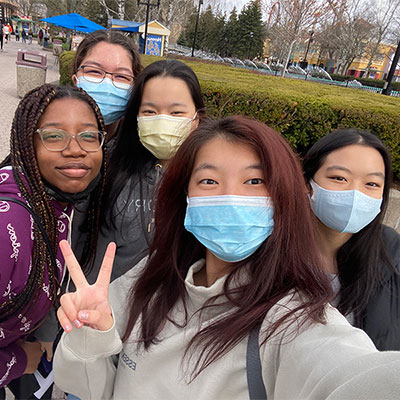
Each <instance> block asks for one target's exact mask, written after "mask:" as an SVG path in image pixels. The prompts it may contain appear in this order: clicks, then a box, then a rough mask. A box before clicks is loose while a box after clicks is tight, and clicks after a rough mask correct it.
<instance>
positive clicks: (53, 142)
mask: <svg viewBox="0 0 400 400" xmlns="http://www.w3.org/2000/svg"><path fill="white" fill-rule="evenodd" d="M36 132H37V133H38V134H39V135H40V139H42V143H43V146H44V147H45V148H46V149H47V150H49V151H64V150H65V149H66V148H67V147H68V146H69V144H70V143H71V139H72V138H74V139H75V140H76V141H77V142H78V145H79V147H80V148H81V149H82V150H83V151H87V152H89V153H94V152H96V151H99V150H100V149H101V146H103V143H104V137H105V135H106V132H102V131H85V132H80V133H78V134H76V135H70V134H69V133H68V132H65V131H63V130H62V129H37V130H36Z"/></svg>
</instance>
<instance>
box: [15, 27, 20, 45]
mask: <svg viewBox="0 0 400 400" xmlns="http://www.w3.org/2000/svg"><path fill="white" fill-rule="evenodd" d="M15 41H16V42H19V29H18V26H16V27H15Z"/></svg>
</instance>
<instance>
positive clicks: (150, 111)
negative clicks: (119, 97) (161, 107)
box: [140, 110, 157, 115]
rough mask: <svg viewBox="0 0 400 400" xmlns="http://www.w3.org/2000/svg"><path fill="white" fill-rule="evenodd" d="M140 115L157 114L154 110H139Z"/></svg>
mask: <svg viewBox="0 0 400 400" xmlns="http://www.w3.org/2000/svg"><path fill="white" fill-rule="evenodd" d="M140 113H141V114H143V115H155V114H157V113H156V112H155V111H154V110H140Z"/></svg>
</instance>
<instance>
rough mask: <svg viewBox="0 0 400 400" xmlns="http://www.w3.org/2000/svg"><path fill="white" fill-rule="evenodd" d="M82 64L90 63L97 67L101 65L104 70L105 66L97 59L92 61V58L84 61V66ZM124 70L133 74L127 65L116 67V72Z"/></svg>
mask: <svg viewBox="0 0 400 400" xmlns="http://www.w3.org/2000/svg"><path fill="white" fill-rule="evenodd" d="M82 65H88V66H90V65H93V66H95V67H99V68H100V69H103V70H104V67H103V66H102V65H101V64H100V63H98V62H96V61H90V60H88V61H86V62H84V63H82V64H81V66H82ZM123 71H127V72H128V73H129V74H131V75H133V72H132V70H131V69H129V68H125V67H117V68H116V72H123Z"/></svg>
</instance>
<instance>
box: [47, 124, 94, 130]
mask: <svg viewBox="0 0 400 400" xmlns="http://www.w3.org/2000/svg"><path fill="white" fill-rule="evenodd" d="M60 124H61V122H47V123H46V124H43V125H42V126H41V129H43V128H47V127H49V126H50V127H51V126H55V127H58V126H60ZM81 126H95V127H96V128H97V124H95V123H92V122H81Z"/></svg>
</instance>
